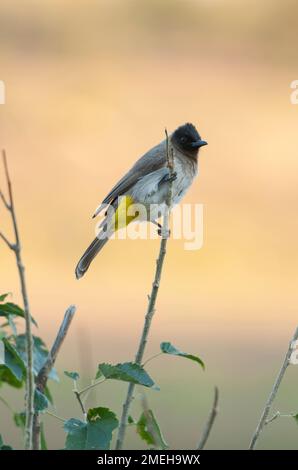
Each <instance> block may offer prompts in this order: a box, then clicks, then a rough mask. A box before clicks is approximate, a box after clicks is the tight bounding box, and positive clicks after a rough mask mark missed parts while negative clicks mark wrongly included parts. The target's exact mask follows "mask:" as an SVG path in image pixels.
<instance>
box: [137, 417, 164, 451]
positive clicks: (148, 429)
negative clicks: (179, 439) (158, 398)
mask: <svg viewBox="0 0 298 470" xmlns="http://www.w3.org/2000/svg"><path fill="white" fill-rule="evenodd" d="M137 433H138V434H139V436H140V437H141V439H143V441H145V442H146V443H147V444H149V445H153V446H155V447H158V448H160V449H163V450H165V449H167V448H168V447H169V446H168V444H167V443H166V442H165V440H164V438H163V435H162V433H161V430H160V427H159V424H158V422H157V420H156V418H155V416H154V414H153V411H152V410H147V411H146V412H143V413H142V414H141V416H140V419H139V421H138V422H137Z"/></svg>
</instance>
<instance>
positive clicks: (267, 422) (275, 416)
mask: <svg viewBox="0 0 298 470" xmlns="http://www.w3.org/2000/svg"><path fill="white" fill-rule="evenodd" d="M296 414H297V413H290V414H284V413H281V412H280V411H277V412H276V413H275V414H274V415H273V416H272V417H271V418H269V419H267V420H266V422H265V425H266V426H267V424H270V423H272V421H275V420H276V419H277V418H295V416H296Z"/></svg>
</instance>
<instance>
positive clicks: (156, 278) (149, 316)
mask: <svg viewBox="0 0 298 470" xmlns="http://www.w3.org/2000/svg"><path fill="white" fill-rule="evenodd" d="M165 132H166V156H167V166H168V168H169V171H170V176H171V175H172V174H173V151H172V149H171V152H170V149H169V137H168V133H167V131H165ZM171 201H172V182H170V184H169V191H168V195H167V200H166V210H165V215H164V219H163V228H162V239H161V242H160V248H159V255H158V258H157V260H156V270H155V276H154V281H153V284H152V290H151V295H150V297H149V302H148V307H147V312H146V315H145V321H144V327H143V331H142V335H141V339H140V342H139V346H138V350H137V353H136V357H135V362H136V363H137V364H141V363H142V359H143V356H144V351H145V348H146V344H147V341H148V335H149V331H150V326H151V322H152V319H153V315H154V312H155V304H156V299H157V294H158V290H159V285H160V280H161V274H162V268H163V264H164V259H165V255H166V248H167V241H168V236H169V219H170V210H171ZM134 389H135V384H133V383H130V384H129V386H128V390H127V395H126V399H125V402H124V404H123V409H122V416H121V420H120V425H119V431H118V436H117V442H116V449H117V450H120V449H122V446H123V441H124V437H125V430H126V423H127V418H128V412H129V408H130V405H131V402H132V399H133V392H134Z"/></svg>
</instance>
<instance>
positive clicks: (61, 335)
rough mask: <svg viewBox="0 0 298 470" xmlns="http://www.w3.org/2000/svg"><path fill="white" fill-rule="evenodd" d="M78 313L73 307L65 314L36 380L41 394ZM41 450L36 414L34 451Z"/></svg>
mask: <svg viewBox="0 0 298 470" xmlns="http://www.w3.org/2000/svg"><path fill="white" fill-rule="evenodd" d="M75 312H76V307H75V306H74V305H71V306H70V307H68V309H67V310H66V312H65V315H64V318H63V321H62V323H61V326H60V328H59V331H58V334H57V336H56V339H55V341H54V343H53V346H52V348H51V350H50V352H49V354H48V357H47V359H46V361H45V363H44V365H43V367H42V368H41V369H40V371H39V373H38V376H37V378H36V388H37V390H39V391H40V392H41V393H44V391H45V388H46V385H47V381H48V378H49V374H50V372H51V370H52V368H53V367H54V364H55V361H56V359H57V356H58V353H59V351H60V348H61V346H62V343H63V341H64V339H65V337H66V335H67V332H68V329H69V327H70V324H71V322H72V320H73V317H74V314H75ZM39 448H40V420H39V413H38V412H35V414H34V423H33V449H35V450H38V449H39Z"/></svg>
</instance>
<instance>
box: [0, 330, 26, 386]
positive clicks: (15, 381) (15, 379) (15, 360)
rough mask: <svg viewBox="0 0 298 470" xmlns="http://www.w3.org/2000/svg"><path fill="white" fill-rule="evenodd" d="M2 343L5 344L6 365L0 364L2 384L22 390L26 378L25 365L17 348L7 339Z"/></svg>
mask: <svg viewBox="0 0 298 470" xmlns="http://www.w3.org/2000/svg"><path fill="white" fill-rule="evenodd" d="M1 341H3V343H4V364H0V382H6V383H8V384H9V385H11V386H13V387H17V388H20V387H21V386H22V383H23V380H24V377H25V372H26V366H25V363H24V361H23V359H22V357H21V356H20V355H19V353H18V351H17V350H16V348H15V347H14V346H13V345H12V344H11V343H10V342H9V341H8V340H7V339H6V338H3V339H2V340H1Z"/></svg>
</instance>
